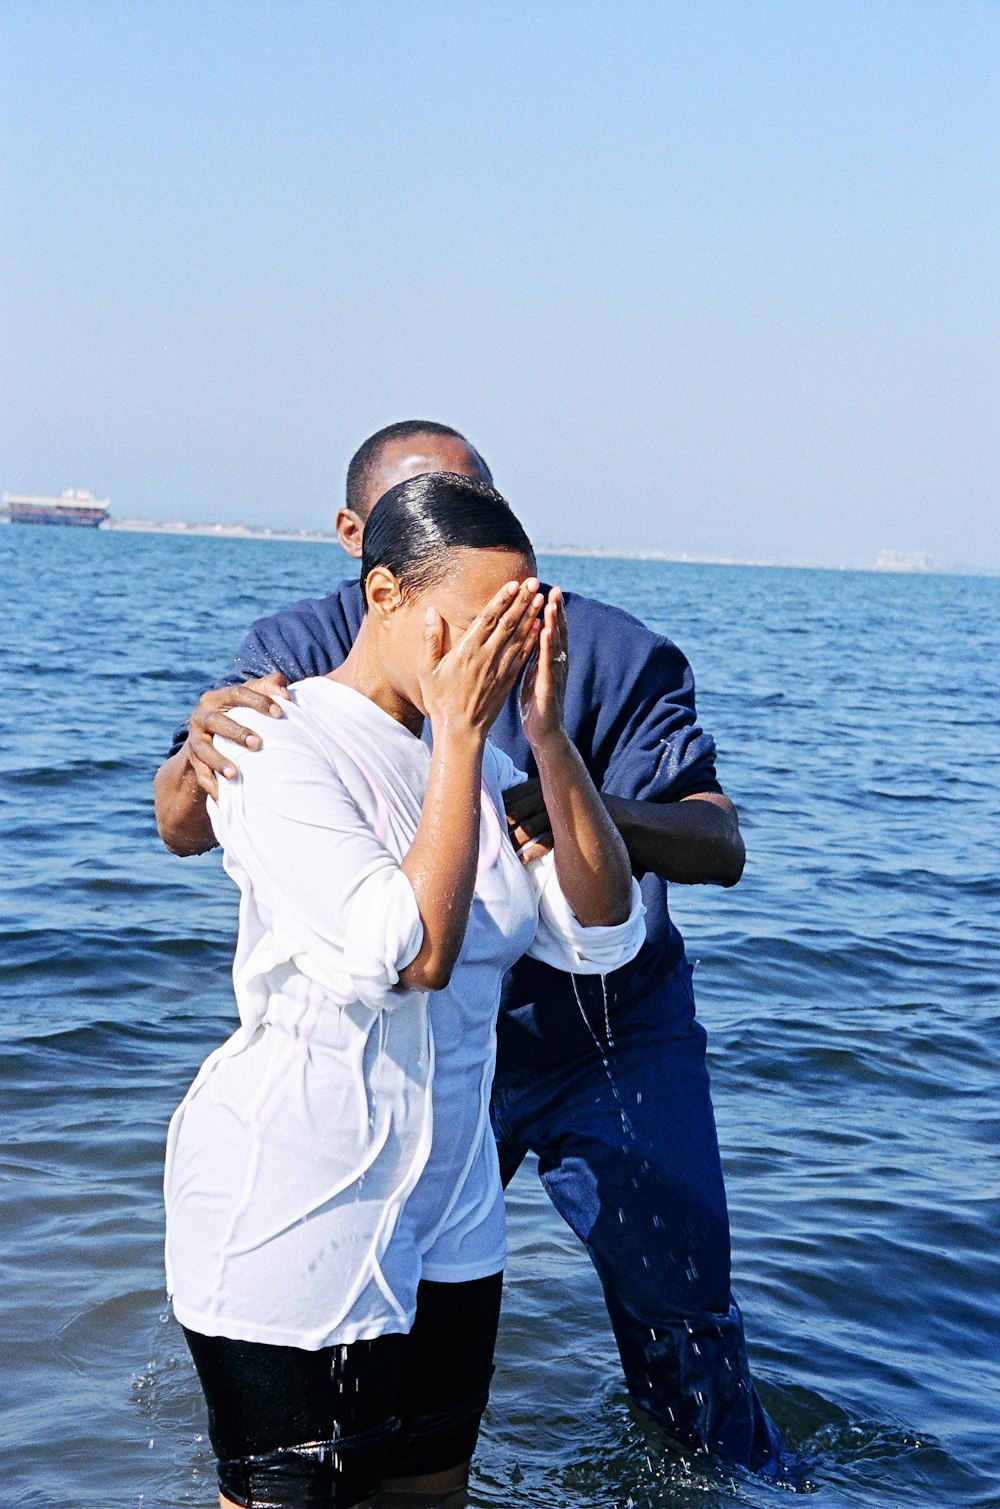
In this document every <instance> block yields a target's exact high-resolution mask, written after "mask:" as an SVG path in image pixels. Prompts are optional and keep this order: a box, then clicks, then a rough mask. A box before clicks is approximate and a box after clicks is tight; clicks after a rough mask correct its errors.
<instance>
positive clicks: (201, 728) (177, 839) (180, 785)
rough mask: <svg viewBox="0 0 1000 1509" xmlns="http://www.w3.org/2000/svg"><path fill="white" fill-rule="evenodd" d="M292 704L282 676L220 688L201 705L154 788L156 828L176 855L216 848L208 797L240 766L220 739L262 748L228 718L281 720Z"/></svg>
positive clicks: (257, 739)
mask: <svg viewBox="0 0 1000 1509" xmlns="http://www.w3.org/2000/svg"><path fill="white" fill-rule="evenodd" d="M289 700H290V699H289V696H288V677H287V676H283V675H282V674H281V672H280V671H274V672H272V673H271V674H270V675H269V676H261V677H260V678H259V679H258V680H256V681H245V682H243V683H242V685H239V686H223V687H218V688H216V689H215V690H214V691H211V692H205V693H204V694H203V696H201V697H200V698H199V699H198V705H197V707H196V708H195V710H194V712H193V713H192V714H191V720H190V723H189V725H188V736H187V739H186V741H185V742H184V744H183V745H182V746H181V748H180V749H179V750H178V751H177V753H176V754H174V755H171V757H170V759H169V760H165V761H164V763H163V764H162V765H161V766H160V768H159V770H158V771H157V772H156V778H155V780H154V782H153V792H154V796H155V805H156V826H157V828H158V830H159V834H160V837H161V838H162V840H163V842H164V843H165V844H166V846H167V848H168V849H169V850H170V851H171V853H172V854H181V855H189V854H204V853H205V851H206V850H207V849H211V848H214V846H215V834H214V833H213V831H212V824H211V821H210V819H209V816H208V808H207V805H206V802H207V799H208V797H212V798H213V800H214V799H215V798H216V797H218V794H219V782H218V778H219V776H220V775H221V776H222V777H223V778H224V779H225V780H234V779H235V778H236V766H235V765H234V764H233V763H232V761H231V760H228V759H227V758H226V756H225V755H223V754H220V753H219V751H218V750H217V749H216V747H215V745H214V743H213V742H212V741H213V739H214V737H215V735H216V734H218V735H219V736H220V737H222V738H224V739H231V740H232V741H233V742H234V743H236V744H242V745H243V746H244V748H246V749H250V750H255V749H259V748H260V747H261V740H260V736H259V735H258V734H255V733H253V732H251V730H250V729H248V728H246V727H245V726H244V724H242V723H239V722H237V721H236V720H235V719H234V718H230V717H228V716H227V714H228V713H229V712H230V711H231V710H232V709H233V708H235V707H251V708H254V709H255V711H257V712H260V713H265V714H267V715H269V716H270V717H272V718H281V717H283V716H284V711H283V709H282V706H281V703H282V702H287V701H289Z"/></svg>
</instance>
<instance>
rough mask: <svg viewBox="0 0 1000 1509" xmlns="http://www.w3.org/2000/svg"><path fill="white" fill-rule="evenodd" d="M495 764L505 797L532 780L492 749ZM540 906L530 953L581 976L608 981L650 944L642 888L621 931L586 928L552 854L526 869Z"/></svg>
mask: <svg viewBox="0 0 1000 1509" xmlns="http://www.w3.org/2000/svg"><path fill="white" fill-rule="evenodd" d="M487 747H488V749H489V750H490V751H491V753H492V756H493V759H494V762H495V764H494V769H495V779H496V781H497V782H498V783H499V788H500V791H501V792H503V791H507V790H509V788H510V787H511V786H517V785H519V784H520V782H521V781H524V780H527V777H526V775H525V774H524V771H523V770H518V768H517V766H516V765H515V764H514V761H513V760H512V759H511V758H510V756H509V755H507V754H505V753H504V752H503V750H502V749H497V748H496V747H495V746H494V745H492V744H490V745H488V746H487ZM525 873H526V875H527V877H528V880H529V881H530V883H531V888H532V890H533V891H534V893H535V900H536V901H537V903H538V930H537V932H536V933H535V938H534V941H533V942H532V944H531V947H530V948H529V949H528V953H529V954H530V956H531V957H532V958H533V959H540V960H541V961H542V963H543V964H551V965H552V966H553V968H554V969H562V970H566V971H567V972H568V973H570V974H577V975H595V974H599V975H606V974H610V972H611V971H612V970H613V969H620V968H621V966H622V965H623V964H628V963H629V961H630V960H631V959H634V958H635V956H636V954H637V953H638V952H639V950H640V948H641V947H642V945H643V942H644V941H645V938H646V924H645V921H644V918H645V915H646V908H645V907H644V906H643V904H642V894H641V892H640V890H639V886H638V883H637V882H636V881H635V880H634V879H633V881H632V910H631V912H630V914H629V916H628V919H627V920H626V921H625V922H622V923H620V924H619V925H618V926H617V927H584V926H583V925H582V923H580V922H578V921H577V919H576V917H575V915H574V913H573V910H572V908H571V907H570V904H569V902H568V901H567V900H566V897H565V896H564V895H563V891H562V887H561V886H560V884H559V877H558V876H557V874H556V866H555V858H554V856H553V854H552V853H551V852H550V853H548V854H543V855H542V856H541V857H540V858H539V859H536V860H533V861H532V862H531V864H530V865H526V866H525Z"/></svg>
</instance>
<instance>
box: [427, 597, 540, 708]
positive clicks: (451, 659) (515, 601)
mask: <svg viewBox="0 0 1000 1509" xmlns="http://www.w3.org/2000/svg"><path fill="white" fill-rule="evenodd" d="M543 602H544V599H543V597H542V595H541V593H540V592H539V590H538V581H537V579H536V578H535V577H533V576H529V577H528V578H527V579H526V580H525V581H523V582H508V583H507V584H506V586H504V587H502V588H501V589H500V591H499V592H498V593H497V595H496V596H495V597H494V598H493V599H492V600H491V601H490V602H488V603H487V604H486V607H485V608H484V609H483V610H482V612H481V613H479V614H478V616H477V617H476V618H474V619H473V621H472V623H471V624H470V625H469V627H468V628H467V629H466V631H465V633H464V634H463V635H462V636H461V638H460V639H458V640H457V641H456V642H455V643H454V644H452V645H451V647H450V648H449V649H448V650H447V651H445V649H444V620H443V619H442V617H441V615H440V613H439V612H438V611H437V609H436V608H433V607H428V609H427V616H426V619H425V626H424V642H423V652H422V655H421V662H420V667H419V673H418V674H419V679H420V693H421V696H422V698H423V702H424V711H425V712H426V714H427V716H428V717H429V718H430V720H431V727H432V728H433V729H434V731H435V734H437V735H440V734H441V733H443V732H446V731H450V730H453V729H454V730H457V731H461V732H467V733H472V734H475V735H479V736H481V737H483V738H485V737H486V734H487V733H488V731H489V729H490V728H491V727H492V725H493V723H494V722H495V720H496V718H497V715H498V714H499V712H500V709H501V708H502V707H503V705H504V703H505V702H506V700H507V698H508V697H509V695H510V693H511V691H512V690H513V687H514V683H515V682H516V681H517V678H518V676H519V675H520V673H521V670H522V669H523V667H524V665H525V663H526V662H527V660H528V659H529V657H530V656H531V653H532V651H533V650H534V648H535V645H536V644H537V643H538V635H539V632H540V629H541V624H540V621H539V617H538V614H539V610H540V608H541V607H542V604H543Z"/></svg>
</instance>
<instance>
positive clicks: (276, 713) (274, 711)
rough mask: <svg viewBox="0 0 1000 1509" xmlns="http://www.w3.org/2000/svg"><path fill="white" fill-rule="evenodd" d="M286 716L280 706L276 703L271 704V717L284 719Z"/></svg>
mask: <svg viewBox="0 0 1000 1509" xmlns="http://www.w3.org/2000/svg"><path fill="white" fill-rule="evenodd" d="M284 716H285V715H284V713H283V712H282V711H281V708H280V707H279V706H278V704H277V703H276V702H272V703H271V717H272V718H283V717H284Z"/></svg>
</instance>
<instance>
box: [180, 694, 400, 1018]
mask: <svg viewBox="0 0 1000 1509" xmlns="http://www.w3.org/2000/svg"><path fill="white" fill-rule="evenodd" d="M235 715H236V716H238V717H239V719H240V721H241V722H243V723H245V724H246V725H247V726H248V727H253V728H256V729H258V730H260V731H261V732H263V733H265V734H266V736H267V737H266V742H265V743H264V746H263V748H262V749H260V750H258V751H257V752H256V753H255V754H254V755H252V756H251V757H250V758H246V752H245V751H244V750H243V748H242V746H241V745H235V744H231V743H229V742H228V741H227V740H219V741H218V744H219V747H220V748H222V747H225V752H226V754H227V755H229V756H230V757H231V758H232V759H233V761H234V763H235V764H236V765H237V766H238V767H239V776H238V778H237V780H236V781H234V782H231V783H230V782H225V783H223V785H222V787H221V788H220V792H219V801H218V803H217V804H216V803H212V802H210V803H209V811H210V813H211V817H212V826H213V828H214V830H215V834H216V837H217V838H218V839H219V841H220V843H221V844H222V846H223V850H224V863H225V864H226V868H227V870H229V872H230V874H232V875H233V878H234V879H235V880H236V881H237V883H238V884H239V886H240V889H241V891H243V893H244V903H249V904H252V905H253V907H255V908H256V911H257V913H258V915H259V921H260V923H261V928H260V938H261V946H260V948H259V950H258V952H259V955H260V957H259V958H258V959H257V960H256V961H253V960H244V961H242V963H243V967H244V969H247V970H249V974H248V975H247V978H246V979H244V980H243V982H242V983H243V985H244V987H245V988H247V989H250V988H251V987H252V983H253V982H252V978H251V976H252V975H253V972H254V970H256V971H257V973H258V974H259V973H260V972H261V971H264V970H267V969H273V968H275V967H276V966H277V965H280V964H283V963H290V964H293V965H294V966H295V968H296V969H298V970H299V971H300V972H301V973H302V974H304V975H306V976H307V978H309V979H311V980H314V981H315V982H316V984H317V985H319V986H320V987H321V988H322V989H323V991H324V992H325V993H326V994H327V995H328V996H329V997H330V998H331V999H332V1000H333V1001H335V1002H336V1003H337V1004H338V1005H343V1006H346V1005H350V1004H351V1003H353V1002H355V1001H361V1002H363V1004H364V1005H365V1006H367V1007H369V1008H370V1009H371V1010H372V1011H381V1010H387V1009H391V1008H392V1007H393V1006H395V1005H398V1004H399V1003H400V1002H401V1001H403V1000H405V999H406V995H407V992H405V991H402V990H400V991H396V990H394V987H395V986H396V985H397V984H398V981H399V974H400V971H401V970H402V969H405V967H406V966H407V964H409V963H410V962H411V961H412V960H413V959H414V958H415V957H416V955H417V954H418V953H419V951H420V946H421V943H422V941H423V926H422V924H421V921H420V913H419V910H418V908H417V900H416V897H415V895H414V893H413V888H412V886H411V885H410V882H409V881H408V879H407V878H406V876H405V875H404V874H403V872H402V870H401V869H400V867H399V864H398V863H397V861H396V859H395V858H394V857H393V855H392V854H390V853H389V851H388V850H387V849H386V848H385V846H384V844H382V843H381V842H380V840H379V839H378V838H377V837H376V835H375V833H374V831H373V828H372V823H371V818H370V815H369V814H367V813H366V812H365V810H364V808H363V806H362V805H361V804H360V802H359V800H358V799H357V798H356V796H355V795H352V793H351V791H350V790H349V789H348V787H347V785H346V784H345V780H344V779H343V777H342V776H341V774H340V773H338V770H337V769H336V767H335V766H334V765H333V764H332V763H331V760H330V758H329V756H328V755H327V754H326V753H325V752H324V751H322V750H321V749H319V748H318V747H316V746H315V745H314V744H313V743H312V742H311V739H310V738H309V736H308V734H306V733H305V732H304V731H303V730H302V728H301V725H300V723H299V721H298V720H297V719H296V718H295V717H294V714H290V715H286V718H285V719H283V720H282V725H287V726H285V727H283V728H282V732H281V734H280V735H279V734H278V733H277V730H278V728H279V727H281V725H278V724H275V723H274V722H273V721H272V720H270V719H266V718H264V717H263V716H261V715H260V714H258V713H254V712H251V711H249V710H248V709H246V708H239V709H237V710H235ZM265 724H266V725H267V726H266V728H265V727H264V725H265ZM241 931H242V924H241Z"/></svg>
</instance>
